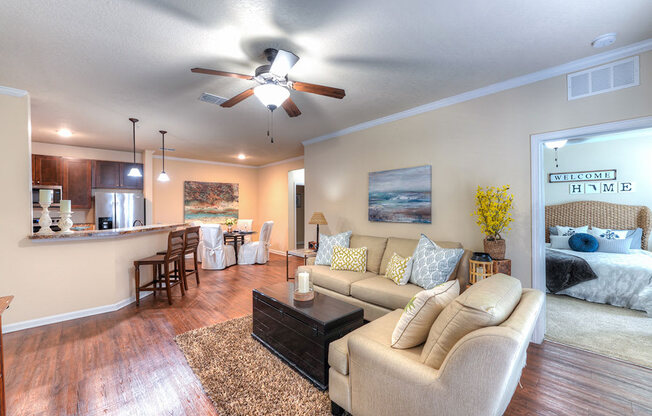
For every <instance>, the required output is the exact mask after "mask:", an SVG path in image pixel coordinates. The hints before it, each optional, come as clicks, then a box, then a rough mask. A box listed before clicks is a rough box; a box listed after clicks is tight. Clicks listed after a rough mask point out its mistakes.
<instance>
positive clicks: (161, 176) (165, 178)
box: [158, 130, 170, 182]
mask: <svg viewBox="0 0 652 416" xmlns="http://www.w3.org/2000/svg"><path fill="white" fill-rule="evenodd" d="M158 132H159V133H161V149H162V150H163V169H162V170H161V173H159V175H158V181H159V182H170V177H169V176H168V174H167V173H165V133H167V131H165V130H159V131H158Z"/></svg>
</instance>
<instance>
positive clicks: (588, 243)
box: [568, 233, 598, 253]
mask: <svg viewBox="0 0 652 416" xmlns="http://www.w3.org/2000/svg"><path fill="white" fill-rule="evenodd" d="M568 245H569V246H570V248H571V249H572V250H574V251H581V252H584V253H593V252H594V251H596V250H597V249H598V240H597V238H595V237H593V236H592V235H591V234H587V233H577V234H574V235H572V236H571V238H569V239H568Z"/></svg>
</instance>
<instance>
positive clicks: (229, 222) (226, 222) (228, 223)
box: [224, 218, 238, 233]
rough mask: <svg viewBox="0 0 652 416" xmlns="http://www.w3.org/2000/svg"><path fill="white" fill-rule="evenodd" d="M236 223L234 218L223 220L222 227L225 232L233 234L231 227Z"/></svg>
mask: <svg viewBox="0 0 652 416" xmlns="http://www.w3.org/2000/svg"><path fill="white" fill-rule="evenodd" d="M237 223H238V220H237V219H235V218H227V219H225V220H224V225H226V231H227V232H229V233H230V232H233V227H234V226H235V225H236V224H237Z"/></svg>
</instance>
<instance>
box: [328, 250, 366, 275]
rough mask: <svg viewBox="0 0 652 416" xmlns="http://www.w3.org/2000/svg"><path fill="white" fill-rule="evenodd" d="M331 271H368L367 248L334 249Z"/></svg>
mask: <svg viewBox="0 0 652 416" xmlns="http://www.w3.org/2000/svg"><path fill="white" fill-rule="evenodd" d="M331 270H349V271H352V272H360V273H362V272H364V271H365V270H367V247H359V248H346V247H342V246H335V247H333V258H332V262H331Z"/></svg>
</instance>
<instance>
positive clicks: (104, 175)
mask: <svg viewBox="0 0 652 416" xmlns="http://www.w3.org/2000/svg"><path fill="white" fill-rule="evenodd" d="M120 176H121V172H120V162H108V161H104V160H94V161H93V188H104V189H114V188H120Z"/></svg>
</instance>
